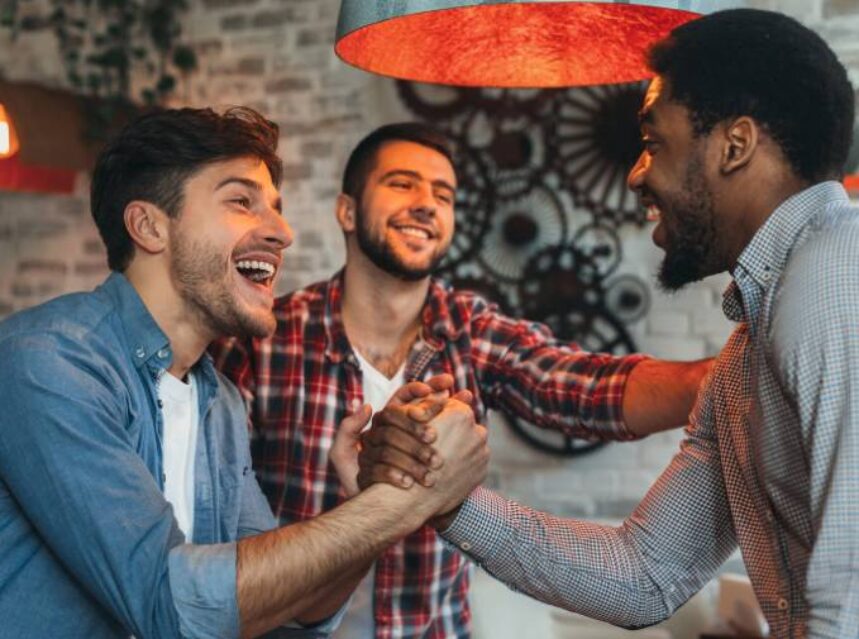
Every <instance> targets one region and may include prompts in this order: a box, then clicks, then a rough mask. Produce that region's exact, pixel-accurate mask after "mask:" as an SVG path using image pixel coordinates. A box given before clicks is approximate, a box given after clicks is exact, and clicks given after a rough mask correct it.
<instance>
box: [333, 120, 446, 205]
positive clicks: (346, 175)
mask: <svg viewBox="0 0 859 639" xmlns="http://www.w3.org/2000/svg"><path fill="white" fill-rule="evenodd" d="M388 142H414V143H415V144H420V145H421V146H425V147H428V148H430V149H434V150H435V151H438V152H439V153H441V154H442V155H443V156H444V157H446V158H447V159H448V160H449V161H450V163H451V164H454V159H453V145H452V144H451V141H450V139H449V138H448V137H447V136H446V135H445V134H444V133H442V132H441V131H439V130H438V129H436V128H434V127H432V126H430V125H429V124H424V123H423V122H398V123H396V124H386V125H385V126H382V127H379V128H378V129H376V130H375V131H373V132H372V133H370V134H369V135H368V136H367V137H365V138H364V139H363V140H361V141H360V142H359V143H358V146H356V147H355V149H354V150H353V151H352V153H351V155H350V156H349V159H348V160H347V161H346V168H345V170H344V171H343V186H342V192H343V193H345V194H346V195H349V196H351V197H352V198H354V199H355V200H356V201H360V199H361V196H362V195H363V193H364V187H365V186H366V185H367V178H368V177H369V175H370V173H372V171H373V168H375V166H376V156H377V155H378V153H379V149H381V148H382V146H383V145H385V144H386V143H388Z"/></svg>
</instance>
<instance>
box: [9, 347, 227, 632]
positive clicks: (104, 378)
mask: <svg viewBox="0 0 859 639" xmlns="http://www.w3.org/2000/svg"><path fill="white" fill-rule="evenodd" d="M0 356H2V358H3V361H4V370H5V371H7V374H6V376H5V378H4V383H3V384H0V406H3V410H4V414H3V417H2V419H0V429H2V432H0V473H2V480H3V481H4V482H5V484H6V485H7V486H8V489H9V491H10V493H11V494H12V495H13V496H14V498H15V500H16V501H17V503H18V504H20V507H21V509H22V511H23V512H24V514H25V515H26V517H27V519H28V521H29V522H30V524H31V525H32V526H33V528H34V529H35V531H36V532H37V534H38V535H39V537H40V539H41V540H42V542H43V543H44V544H45V546H47V547H48V548H49V549H50V550H51V552H52V553H53V555H54V556H55V557H56V558H57V559H58V561H59V562H60V563H61V564H62V565H63V566H64V568H65V569H66V570H67V571H68V572H69V573H70V574H71V575H73V576H74V578H75V580H76V581H77V582H78V583H79V584H80V586H81V587H82V588H83V589H84V590H86V591H87V592H88V593H89V595H90V596H92V597H93V598H94V599H95V600H96V601H98V602H99V604H100V605H101V606H102V607H103V608H104V609H105V610H106V611H107V612H108V613H109V614H110V615H111V616H112V617H113V618H114V619H115V620H116V621H117V622H118V623H120V624H121V625H122V626H123V627H124V628H125V629H126V630H127V631H128V632H129V633H131V634H133V635H134V636H136V637H138V639H147V638H150V637H158V638H159V639H169V638H170V637H180V636H189V637H196V636H200V637H229V636H237V634H238V622H237V618H238V612H237V605H236V597H235V588H236V586H235V583H236V582H235V545H230V544H227V545H224V546H188V545H183V542H184V539H183V535H182V533H181V532H180V531H179V529H178V527H177V525H176V523H175V520H174V517H173V513H172V509H171V507H170V505H169V504H168V503H167V501H166V500H165V499H164V496H163V494H162V493H161V490H160V489H159V487H158V484H157V482H156V481H155V478H154V477H153V476H152V473H151V472H150V470H149V469H148V468H147V466H146V465H145V463H144V462H143V459H142V458H141V457H140V456H139V454H138V453H137V451H136V450H135V447H134V444H133V442H134V441H135V429H136V428H141V427H149V426H148V424H149V423H148V421H147V420H146V419H145V418H143V419H141V418H140V415H139V414H135V413H136V412H137V413H139V411H140V410H141V407H139V406H134V405H133V402H132V401H131V400H130V398H129V396H128V395H127V393H125V392H124V391H123V389H124V387H125V382H124V380H122V379H121V378H120V376H119V375H118V373H117V370H118V368H117V367H116V366H114V365H112V364H111V360H110V358H111V354H110V353H109V352H105V353H101V354H99V353H93V352H92V350H91V349H90V348H89V347H84V346H81V345H79V344H77V343H76V342H74V341H73V340H69V339H65V338H62V337H57V336H52V335H50V334H40V335H25V336H20V335H19V336H16V337H14V338H10V339H7V340H6V341H5V342H4V343H3V344H2V345H0ZM201 610H205V614H198V612H199V611H201ZM203 618H205V621H203Z"/></svg>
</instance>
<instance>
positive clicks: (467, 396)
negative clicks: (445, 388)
mask: <svg viewBox="0 0 859 639" xmlns="http://www.w3.org/2000/svg"><path fill="white" fill-rule="evenodd" d="M451 399H455V400H457V401H459V402H462V403H463V404H466V405H467V406H471V404H472V403H473V402H474V395H473V394H472V392H471V391H470V390H461V391H459V392H458V393H456V394H455V395H454V396H453V397H451Z"/></svg>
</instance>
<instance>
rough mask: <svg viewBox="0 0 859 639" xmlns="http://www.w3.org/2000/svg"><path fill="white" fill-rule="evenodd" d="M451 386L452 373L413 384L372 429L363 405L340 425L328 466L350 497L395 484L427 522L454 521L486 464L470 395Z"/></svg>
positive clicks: (481, 431)
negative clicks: (425, 513)
mask: <svg viewBox="0 0 859 639" xmlns="http://www.w3.org/2000/svg"><path fill="white" fill-rule="evenodd" d="M452 389H453V377H452V376H450V375H438V376H436V377H432V378H430V379H429V380H427V382H425V383H424V382H410V383H408V384H406V385H405V386H403V387H402V388H401V389H400V390H398V391H397V392H396V393H395V394H394V396H393V397H392V398H391V400H390V401H389V402H388V404H387V405H386V406H385V408H384V410H382V411H380V412H378V413H376V414H375V415H373V424H372V427H371V428H370V429H368V430H364V428H365V426H366V425H367V423H368V422H369V420H370V416H371V409H370V407H369V406H368V405H365V406H363V407H361V409H360V410H359V411H358V412H356V413H355V414H353V415H350V416H349V417H347V418H346V419H344V420H343V421H342V422H341V424H340V428H339V429H338V432H337V436H336V437H335V439H334V444H333V446H332V449H331V461H332V463H333V464H334V468H335V470H336V471H337V475H338V477H339V479H340V482H341V485H342V486H343V489H344V491H345V493H346V496H347V497H352V496H354V495H356V494H357V493H358V492H360V491H361V490H364V489H366V488H368V487H369V486H371V485H372V484H375V483H387V484H392V485H394V486H398V487H400V488H403V489H406V490H413V491H414V492H415V498H416V499H420V500H421V504H422V506H427V507H428V508H429V512H430V516H431V519H430V521H429V523H431V524H432V525H434V526H436V527H437V528H439V529H444V528H446V527H447V526H448V525H449V524H450V522H452V520H453V517H454V516H455V514H456V512H457V510H458V507H459V506H460V504H461V503H462V502H463V501H464V500H465V498H466V497H467V496H468V494H469V493H470V492H471V491H472V490H473V489H474V488H475V487H476V486H478V485H479V484H480V483H481V482H482V481H483V480H484V479H485V478H486V472H487V467H488V464H489V447H488V445H487V436H486V435H487V433H486V427H485V426H482V425H480V424H477V423H476V422H475V418H474V411H473V410H472V409H471V402H472V395H471V393H470V392H469V391H460V392H458V393H455V394H451V393H452Z"/></svg>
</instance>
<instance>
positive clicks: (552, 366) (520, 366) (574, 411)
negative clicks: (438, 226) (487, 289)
mask: <svg viewBox="0 0 859 639" xmlns="http://www.w3.org/2000/svg"><path fill="white" fill-rule="evenodd" d="M643 359H645V357H644V356H642V355H628V356H626V357H616V356H614V355H609V354H605V353H589V352H587V351H583V350H582V349H580V348H579V347H578V346H577V345H576V344H573V343H563V342H561V341H559V340H557V339H555V338H554V337H553V336H552V333H551V331H549V329H548V327H546V326H545V325H543V324H539V323H537V322H530V321H527V320H515V319H511V318H509V317H505V316H503V315H500V314H498V313H495V312H494V310H493V308H492V307H485V308H484V307H482V306H478V308H477V309H476V310H475V317H474V319H473V321H472V365H473V367H474V371H475V374H476V375H477V376H478V379H479V381H480V384H479V385H480V387H481V388H483V389H488V390H487V392H486V393H485V396H486V399H487V402H488V404H489V405H490V407H491V408H498V409H501V410H504V411H506V412H509V413H513V414H515V415H519V416H520V417H522V418H523V419H526V420H528V421H529V422H531V423H533V424H535V425H537V426H539V427H542V428H547V429H551V430H558V431H561V432H563V433H565V434H566V435H570V436H575V437H586V438H591V439H593V438H595V439H607V440H629V439H634V438H635V437H636V435H635V434H634V433H632V432H631V431H630V430H629V429H628V428H627V426H626V424H625V423H624V421H623V409H622V406H623V393H624V389H625V387H626V382H627V380H628V379H629V376H630V373H631V372H632V370H633V368H635V366H636V365H637V364H638V363H639V362H640V361H642V360H643Z"/></svg>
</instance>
